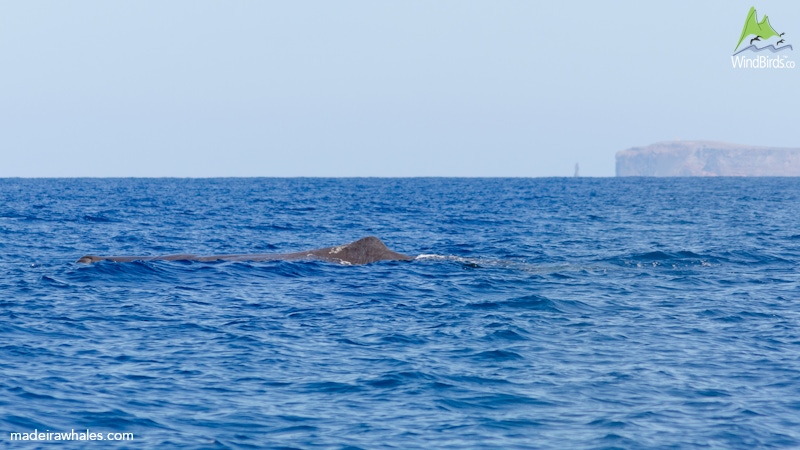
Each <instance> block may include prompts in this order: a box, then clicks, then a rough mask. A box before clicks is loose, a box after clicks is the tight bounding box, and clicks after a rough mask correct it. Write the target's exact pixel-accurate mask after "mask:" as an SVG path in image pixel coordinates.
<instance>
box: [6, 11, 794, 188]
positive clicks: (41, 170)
mask: <svg viewBox="0 0 800 450" xmlns="http://www.w3.org/2000/svg"><path fill="white" fill-rule="evenodd" d="M750 6H755V7H756V9H757V10H758V16H759V19H760V18H761V16H762V15H763V14H767V15H769V17H770V21H771V23H772V25H773V27H775V28H776V29H777V30H778V31H779V32H783V31H785V32H786V39H787V41H788V43H791V44H793V45H794V46H795V50H794V51H793V52H790V53H792V55H791V56H792V58H793V59H794V60H795V61H798V62H800V2H797V1H796V0H792V1H762V2H760V3H752V2H751V1H747V2H743V1H738V0H737V1H721V0H720V1H703V2H696V1H670V2H661V3H658V4H655V3H654V2H642V1H610V2H534V1H506V0H491V1H489V0H481V1H466V0H421V1H416V0H411V1H409V0H403V1H399V0H398V1H375V0H364V1H327V0H325V1H302V0H300V1H197V0H191V1H161V0H159V1H105V0H102V1H101V0H97V1H80V0H73V1H55V0H53V1H37V0H25V1H11V0H0V155H1V157H0V177H9V176H12V177H16V176H20V177H45V176H47V177H49V176H67V177H69V176H177V177H186V176H189V177H205V176H534V177H538V176H571V175H572V173H573V169H574V165H575V163H576V162H578V163H580V167H581V175H584V176H613V175H614V154H615V152H616V151H618V150H622V149H625V148H629V147H632V146H640V145H647V144H650V143H653V142H657V141H663V140H671V139H675V138H680V139H684V140H689V139H707V140H722V141H729V142H735V143H742V144H754V145H768V146H784V147H800V133H798V130H799V129H800V127H798V124H797V120H798V118H800V114H799V113H798V104H800V102H799V100H800V83H798V80H800V68H798V69H794V70H783V71H776V70H737V69H733V68H732V67H731V62H730V56H731V54H732V52H733V47H735V45H736V42H737V40H738V39H739V33H740V32H741V29H742V25H743V23H744V19H745V16H746V14H747V11H748V9H749V8H750Z"/></svg>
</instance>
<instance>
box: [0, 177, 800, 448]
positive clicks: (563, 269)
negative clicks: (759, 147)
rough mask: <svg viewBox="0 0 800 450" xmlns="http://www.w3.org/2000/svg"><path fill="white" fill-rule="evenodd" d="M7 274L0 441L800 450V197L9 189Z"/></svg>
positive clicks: (657, 183)
mask: <svg viewBox="0 0 800 450" xmlns="http://www.w3.org/2000/svg"><path fill="white" fill-rule="evenodd" d="M367 235H375V236H379V237H380V238H381V239H383V241H384V242H385V243H386V244H387V245H388V246H389V247H390V248H392V249H394V250H396V251H399V252H403V253H407V254H412V255H418V254H422V255H425V256H422V257H420V258H418V259H416V260H414V261H411V262H379V263H375V264H370V265H364V266H342V265H337V264H333V263H328V262H321V261H294V262H285V261H271V262H214V263H198V262H185V261H174V262H166V261H156V262H133V263H114V262H101V263H97V264H92V265H84V264H77V263H75V261H76V260H77V259H78V258H79V257H80V256H82V255H84V254H130V255H135V254H144V255H158V254H168V253H196V254H225V253H270V252H275V253H284V252H293V251H300V250H306V249H310V248H315V247H325V246H330V245H336V244H342V243H346V242H350V241H353V240H355V239H358V238H360V237H363V236H367ZM0 275H1V276H0V293H2V296H0V313H2V314H0V443H2V445H3V446H7V447H9V448H38V447H41V446H42V445H43V443H41V442H33V443H30V442H29V443H27V444H26V443H24V442H11V441H10V433H12V432H21V433H29V432H32V431H33V430H38V431H40V432H42V431H45V430H50V431H58V432H61V431H70V430H72V429H75V430H82V429H83V430H85V429H90V430H91V431H92V432H102V433H108V432H131V433H133V435H134V440H133V441H129V442H122V443H119V442H118V443H116V444H115V445H111V446H112V447H125V448H364V449H368V448H398V449H408V448H459V449H460V448H503V449H514V448H552V449H563V448H576V449H579V448H681V449H683V448H748V449H749V448H754V447H762V448H770V447H772V448H786V447H800V179H770V178H763V179H747V178H740V179H725V178H721V179H207V180H201V179H4V180H0ZM109 445H110V443H108V442H106V443H102V444H98V443H94V446H96V447H97V448H100V447H101V446H102V447H103V448H106V447H109ZM64 446H65V445H62V447H64ZM66 447H71V448H84V447H90V448H93V447H91V444H87V443H85V442H84V443H81V444H74V445H66ZM48 448H49V447H48Z"/></svg>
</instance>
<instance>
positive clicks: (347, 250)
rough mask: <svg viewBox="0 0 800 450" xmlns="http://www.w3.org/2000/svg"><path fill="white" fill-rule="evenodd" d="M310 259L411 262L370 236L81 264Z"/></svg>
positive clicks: (85, 259)
mask: <svg viewBox="0 0 800 450" xmlns="http://www.w3.org/2000/svg"><path fill="white" fill-rule="evenodd" d="M309 258H318V259H322V260H325V261H332V262H338V263H341V264H369V263H371V262H375V261H411V260H412V259H414V258H413V257H411V256H408V255H404V254H402V253H397V252H394V251H392V250H389V248H388V247H387V246H386V245H385V244H384V243H383V242H382V241H381V240H380V239H378V238H377V237H375V236H368V237H365V238H362V239H359V240H357V241H355V242H351V243H349V244H344V245H339V246H335V247H325V248H320V249H317V250H308V251H305V252H297V253H288V254H259V255H252V254H251V255H248V254H244V255H212V256H197V255H187V254H181V255H164V256H95V255H86V256H83V257H81V258H80V259H79V260H78V262H79V263H86V264H90V263H95V262H98V261H116V262H130V261H274V260H285V261H296V260H302V259H309Z"/></svg>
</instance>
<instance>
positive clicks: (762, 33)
mask: <svg viewBox="0 0 800 450" xmlns="http://www.w3.org/2000/svg"><path fill="white" fill-rule="evenodd" d="M784 34H785V33H778V32H777V31H775V28H772V25H770V23H769V17H767V15H766V14H765V15H764V17H763V18H762V19H761V22H759V21H758V17H757V14H756V8H755V6H751V7H750V11H749V12H748V13H747V19H745V21H744V27H742V35H741V36H739V42H737V43H736V48H735V49H733V51H734V52H735V51H736V50H738V49H739V46H741V45H742V42H744V41H745V40H749V43H750V45H754V44H753V43H754V42H766V41H767V40H768V39H770V38H773V37H777V38H778V44H777V45H780V44H782V43H783V39H782V37H783V35H784Z"/></svg>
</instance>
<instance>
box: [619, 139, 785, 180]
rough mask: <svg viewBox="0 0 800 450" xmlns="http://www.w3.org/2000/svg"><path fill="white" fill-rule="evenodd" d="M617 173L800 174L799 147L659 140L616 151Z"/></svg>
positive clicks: (748, 175) (640, 174) (668, 175)
mask: <svg viewBox="0 0 800 450" xmlns="http://www.w3.org/2000/svg"><path fill="white" fill-rule="evenodd" d="M617 176H618V177H797V176H800V148H778V147H753V146H748V145H737V144H728V143H724V142H709V141H672V142H660V143H657V144H653V145H649V146H647V147H634V148H629V149H627V150H622V151H619V152H617Z"/></svg>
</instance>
